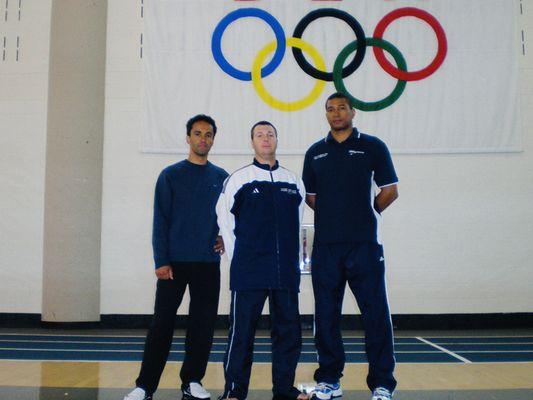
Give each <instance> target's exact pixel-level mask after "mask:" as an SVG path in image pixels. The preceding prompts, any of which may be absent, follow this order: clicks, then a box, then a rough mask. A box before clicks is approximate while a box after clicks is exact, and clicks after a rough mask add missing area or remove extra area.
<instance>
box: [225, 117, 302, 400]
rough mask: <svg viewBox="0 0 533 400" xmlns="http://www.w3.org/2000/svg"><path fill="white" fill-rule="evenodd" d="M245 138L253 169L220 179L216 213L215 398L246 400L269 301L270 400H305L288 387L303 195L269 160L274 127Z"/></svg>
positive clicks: (295, 348) (296, 325)
mask: <svg viewBox="0 0 533 400" xmlns="http://www.w3.org/2000/svg"><path fill="white" fill-rule="evenodd" d="M251 135H252V146H253V148H254V151H255V158H254V160H253V163H252V164H249V165H247V166H245V167H243V168H241V169H239V170H237V171H235V172H234V173H233V174H232V175H230V176H229V177H228V178H227V179H226V181H225V183H224V188H223V191H222V193H221V195H220V197H219V200H218V203H217V206H216V211H217V217H218V225H219V227H220V233H221V234H222V237H223V239H224V243H225V249H226V253H227V255H228V257H229V259H230V261H231V267H230V289H231V291H232V297H231V310H230V322H231V326H230V331H229V338H228V348H227V350H226V355H225V358H224V376H225V379H226V385H225V388H224V394H223V395H222V396H221V398H223V399H238V400H244V399H246V396H247V394H248V384H249V381H250V372H251V368H252V358H253V354H252V352H253V343H254V336H255V330H256V325H257V322H258V320H259V318H260V316H261V311H262V309H263V305H264V303H265V300H266V299H267V298H268V300H269V308H270V317H271V324H272V330H271V335H272V382H273V389H272V390H273V393H274V397H273V398H274V399H275V400H289V399H292V400H295V399H297V398H300V399H304V398H306V396H305V395H303V394H301V393H300V392H299V391H298V390H297V389H296V388H295V387H294V386H293V385H294V375H295V370H296V365H297V363H298V359H299V357H300V351H301V345H302V342H301V329H300V314H299V310H298V291H299V285H300V270H299V231H300V222H301V218H302V212H303V206H304V196H305V191H304V187H303V183H302V181H301V180H300V179H299V178H298V177H296V175H295V174H294V173H292V172H291V171H289V170H287V169H285V168H283V167H280V166H279V163H278V161H276V153H275V152H276V147H277V132H276V129H275V127H274V126H273V125H272V124H271V123H270V122H267V121H260V122H258V123H256V124H255V125H254V126H253V127H252V130H251Z"/></svg>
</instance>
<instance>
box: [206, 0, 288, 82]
mask: <svg viewBox="0 0 533 400" xmlns="http://www.w3.org/2000/svg"><path fill="white" fill-rule="evenodd" d="M244 17H256V18H260V19H262V20H263V21H265V22H266V23H267V24H268V25H269V26H270V27H271V28H272V30H273V31H274V34H275V35H276V41H277V47H276V51H275V52H274V57H272V60H271V61H270V62H269V63H268V64H267V65H266V66H265V67H264V68H262V69H261V77H263V78H264V77H265V76H268V75H270V74H271V73H272V72H274V70H275V69H276V68H277V67H278V66H279V65H280V64H281V60H283V56H284V55H285V46H286V42H285V32H284V31H283V27H282V26H281V24H280V23H279V22H278V21H277V20H276V18H274V17H273V16H272V15H271V14H269V13H267V12H266V11H263V10H261V9H259V8H240V9H238V10H235V11H233V12H231V13H229V14H228V15H226V16H225V17H224V18H223V19H222V20H221V21H220V22H219V23H218V25H217V27H216V28H215V30H214V31H213V37H212V39H211V51H212V52H213V57H214V58H215V61H216V63H217V64H218V65H219V66H220V68H222V70H223V71H225V72H226V73H228V74H229V75H231V76H232V77H234V78H236V79H239V80H241V81H251V80H252V73H251V72H245V71H241V70H239V69H237V68H235V67H233V66H232V65H231V64H230V63H229V62H228V61H227V60H226V57H224V54H222V48H221V45H222V35H223V34H224V31H225V30H226V28H227V27H228V25H229V24H231V23H232V22H234V21H236V20H238V19H239V18H244Z"/></svg>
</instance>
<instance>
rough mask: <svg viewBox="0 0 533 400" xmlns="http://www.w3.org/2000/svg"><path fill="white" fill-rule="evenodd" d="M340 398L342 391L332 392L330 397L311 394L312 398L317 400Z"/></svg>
mask: <svg viewBox="0 0 533 400" xmlns="http://www.w3.org/2000/svg"><path fill="white" fill-rule="evenodd" d="M341 397H342V389H337V390H334V391H333V393H332V394H331V396H324V397H321V396H319V395H318V394H317V393H315V394H313V396H312V398H315V399H318V400H333V399H339V398H341Z"/></svg>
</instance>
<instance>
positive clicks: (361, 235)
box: [303, 93, 398, 400]
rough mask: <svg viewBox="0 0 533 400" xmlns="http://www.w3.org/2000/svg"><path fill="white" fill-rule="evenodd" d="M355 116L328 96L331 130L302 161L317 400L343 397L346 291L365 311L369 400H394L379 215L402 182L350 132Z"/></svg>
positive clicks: (384, 154)
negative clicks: (311, 234)
mask: <svg viewBox="0 0 533 400" xmlns="http://www.w3.org/2000/svg"><path fill="white" fill-rule="evenodd" d="M354 116H355V110H354V109H353V107H352V106H351V104H350V100H349V99H348V97H346V95H345V94H343V93H334V94H332V95H331V96H329V97H328V99H327V101H326V118H327V120H328V123H329V125H330V127H331V130H330V132H329V133H328V135H327V136H326V138H325V139H321V140H320V141H318V142H316V143H315V144H313V145H312V146H311V147H310V148H309V150H307V152H306V154H305V161H304V169H303V181H304V183H305V189H306V191H307V197H306V201H307V204H308V205H309V206H310V207H311V208H312V209H314V210H315V239H314V243H313V255H312V259H311V269H312V274H313V277H312V278H313V293H314V296H315V344H316V348H317V351H318V362H319V368H318V369H317V370H316V372H315V380H316V381H317V382H318V385H317V388H316V391H315V396H316V398H317V399H318V400H331V399H334V398H336V397H340V396H341V395H342V390H341V387H340V383H339V380H340V378H341V377H342V371H343V369H344V348H343V344H342V336H341V316H342V315H341V311H342V300H343V297H344V289H345V287H346V283H348V285H349V287H350V289H351V290H352V292H353V294H354V295H355V298H356V300H357V304H358V305H359V309H360V310H361V317H362V321H363V325H364V329H365V350H366V354H367V358H368V362H369V369H368V376H367V384H368V387H369V388H370V390H371V391H372V400H390V399H391V397H392V393H393V391H394V388H395V387H396V380H395V379H394V376H393V372H394V364H395V359H394V344H393V334H392V323H391V318H390V313H389V305H388V300H387V289H386V287H385V257H384V254H383V247H382V240H381V232H380V222H381V213H382V212H383V211H385V209H386V208H387V207H388V206H389V205H390V204H391V203H392V202H393V201H394V200H396V198H397V197H398V188H397V183H398V178H397V176H396V172H395V170H394V165H393V163H392V159H391V156H390V153H389V150H388V149H387V146H386V145H385V143H383V142H382V141H381V140H379V139H378V138H377V137H375V136H370V135H366V134H364V133H360V132H359V131H358V130H357V128H355V127H353V125H352V121H353V118H354Z"/></svg>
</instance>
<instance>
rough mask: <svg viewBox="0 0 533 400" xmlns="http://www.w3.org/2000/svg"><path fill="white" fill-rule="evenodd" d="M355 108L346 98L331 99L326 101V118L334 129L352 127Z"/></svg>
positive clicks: (339, 129)
mask: <svg viewBox="0 0 533 400" xmlns="http://www.w3.org/2000/svg"><path fill="white" fill-rule="evenodd" d="M354 116H355V110H354V109H353V108H351V107H350V104H349V103H348V101H347V100H346V99H331V100H328V102H327V103H326V118H327V119H328V123H329V126H330V127H331V130H332V131H342V130H344V129H348V128H350V127H352V120H353V117H354Z"/></svg>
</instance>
